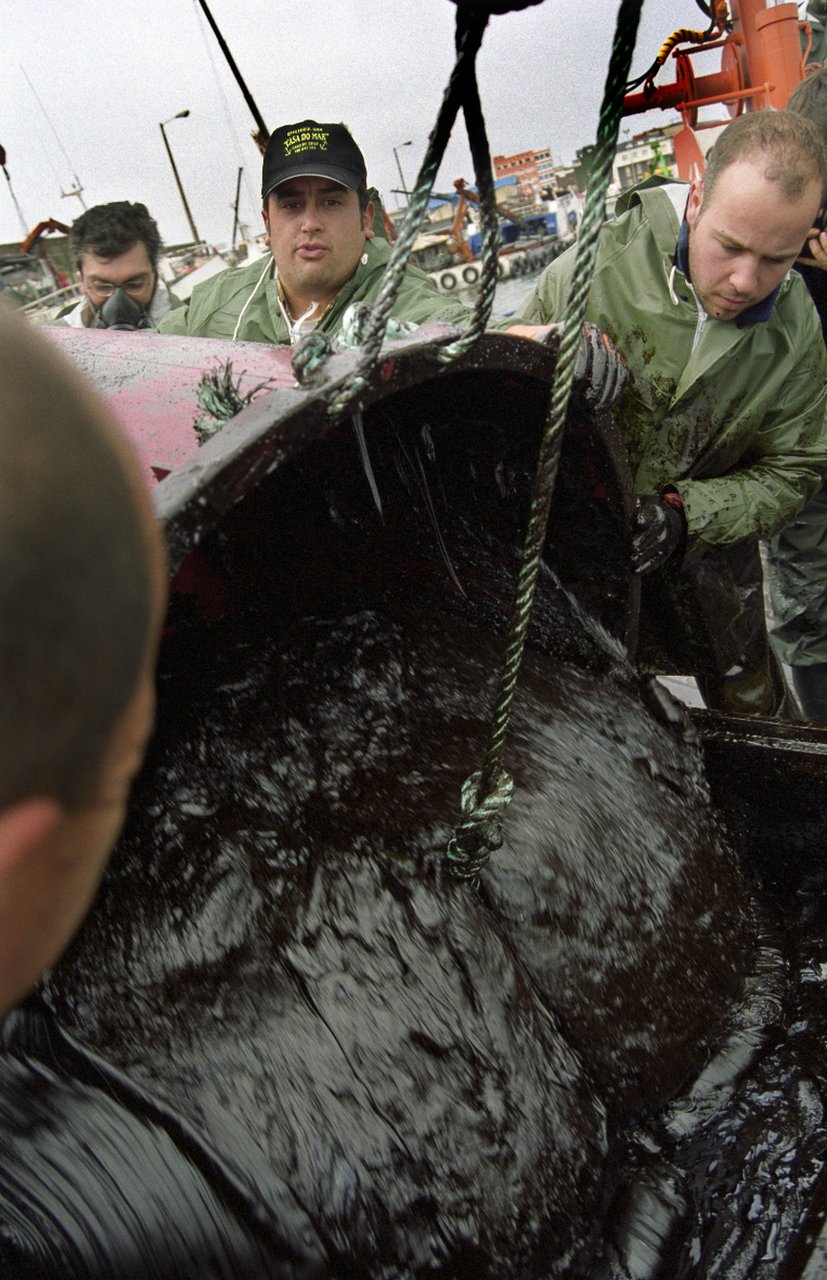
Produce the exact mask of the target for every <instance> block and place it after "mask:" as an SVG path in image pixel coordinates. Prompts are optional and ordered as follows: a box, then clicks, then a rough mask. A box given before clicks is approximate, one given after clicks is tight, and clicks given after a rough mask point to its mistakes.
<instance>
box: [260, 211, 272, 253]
mask: <svg viewBox="0 0 827 1280" xmlns="http://www.w3.org/2000/svg"><path fill="white" fill-rule="evenodd" d="M261 220H262V222H263V223H264V231H265V236H264V243H265V244H266V245H267V247H268V249H269V247H270V214H269V212H268V210H267V209H262V211H261Z"/></svg>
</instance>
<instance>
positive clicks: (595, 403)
mask: <svg viewBox="0 0 827 1280" xmlns="http://www.w3.org/2000/svg"><path fill="white" fill-rule="evenodd" d="M562 331H563V326H562V324H513V325H511V327H510V328H508V329H507V330H506V333H513V334H516V335H517V337H518V338H531V339H532V340H533V341H534V342H542V343H548V342H549V341H550V339H551V338H552V337H554V338H555V340H556V338H557V337H559V335H561V334H562ZM627 377H628V369H627V366H626V361H625V360H624V358H623V356H622V355H621V354H620V352H619V351H618V349H617V347H616V346H615V345H614V343H613V342H612V340H611V339H610V338H609V337H608V336H607V335H606V334H605V333H603V331H602V329H598V327H597V325H595V324H590V323H589V322H588V321H587V322H586V323H585V324H584V325H583V336H582V338H581V340H580V344H579V346H578V348H577V354H576V356H575V358H574V385H575V387H576V389H577V390H578V391H579V393H580V395H581V396H582V398H583V400H584V401H585V403H586V404H587V405H588V407H589V408H590V409H594V410H596V411H597V412H598V413H601V412H602V411H603V410H604V409H610V408H611V406H612V405H613V404H614V403H615V401H616V400H618V399H619V398H620V396H621V394H622V392H623V388H624V387H625V385H626V379H627Z"/></svg>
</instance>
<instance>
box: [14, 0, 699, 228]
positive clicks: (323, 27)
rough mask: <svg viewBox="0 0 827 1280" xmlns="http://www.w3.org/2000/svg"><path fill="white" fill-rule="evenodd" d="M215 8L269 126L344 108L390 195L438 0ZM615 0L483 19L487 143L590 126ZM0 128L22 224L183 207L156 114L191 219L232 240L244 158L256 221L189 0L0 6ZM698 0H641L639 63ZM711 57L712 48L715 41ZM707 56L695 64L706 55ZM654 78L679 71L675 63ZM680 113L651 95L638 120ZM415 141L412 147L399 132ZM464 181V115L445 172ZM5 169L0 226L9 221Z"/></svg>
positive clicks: (447, 40)
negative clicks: (653, 103) (649, 108)
mask: <svg viewBox="0 0 827 1280" xmlns="http://www.w3.org/2000/svg"><path fill="white" fill-rule="evenodd" d="M210 7H211V9H212V12H213V14H214V16H215V18H216V21H217V22H218V24H219V26H220V27H221V29H222V31H223V33H224V36H225V38H226V39H227V42H228V44H229V45H230V48H231V49H232V52H233V55H234V57H235V59H236V61H237V63H238V64H239V67H240V69H241V71H242V74H243V75H244V77H245V79H246V80H247V83H248V85H249V87H250V90H251V92H252V94H253V97H254V98H255V100H256V102H257V104H258V107H259V110H260V111H261V114H262V115H263V117H264V119H265V121H266V123H267V125H268V126H269V128H271V129H272V128H275V127H276V125H278V124H284V123H287V122H289V121H296V120H301V119H304V118H306V117H308V116H310V117H314V118H315V119H318V120H344V121H345V122H346V123H347V124H348V125H349V126H350V128H351V129H352V131H353V133H354V135H355V137H356V139H357V141H358V142H359V144H360V146H361V147H362V150H363V151H364V153H365V157H366V160H367V164H368V174H369V179H370V181H371V182H373V183H374V184H375V185H376V186H377V187H378V188H379V189H380V191H382V193H383V195H384V197H385V200H386V202H387V203H388V204H389V205H390V207H391V208H393V207H394V206H395V203H396V200H397V197H396V196H395V195H394V194H392V189H393V188H395V187H398V186H399V185H400V184H399V175H398V171H397V168H396V163H395V160H394V153H393V148H394V147H396V148H397V149H398V151H399V158H400V161H401V163H402V166H403V172H404V175H405V179H406V182H407V184H408V185H412V183H413V180H414V178H415V176H416V173H417V171H418V169H419V165H420V163H421V161H422V158H423V156H424V152H425V147H426V144H427V139H428V135H429V133H430V131H431V128H432V125H433V121H434V119H435V116H436V112H437V110H438V107H439V103H440V100H441V97H442V92H443V89H444V86H445V83H446V81H447V78H448V74H449V71H450V68H451V65H452V62H453V31H454V19H455V14H456V10H455V7H454V5H453V4H451V3H449V0H416V3H415V4H404V3H400V0H302V2H301V3H300V4H297V3H295V2H294V3H290V4H288V3H286V2H285V0H245V2H244V3H243V4H242V3H239V0H210ZM617 8H618V3H617V0H544V3H542V4H541V5H538V6H536V7H533V8H530V9H527V10H524V11H522V12H518V13H508V14H504V15H501V16H496V17H494V18H492V19H491V21H490V23H489V26H488V30H487V32H486V36H485V40H484V43H483V48H482V52H481V55H480V59H479V64H478V66H479V78H480V87H481V93H482V99H483V106H484V109H485V114H486V120H487V125H488V136H489V142H490V146H491V150H492V152H493V153H497V152H503V153H505V154H508V153H511V152H515V151H521V150H525V149H528V148H532V147H540V146H544V145H550V146H551V148H552V153H553V155H554V158H555V159H556V160H560V161H564V160H568V159H572V158H573V157H574V154H575V151H576V149H577V147H579V146H583V145H585V144H587V143H589V142H591V141H593V139H594V133H595V129H596V124H597V114H598V110H599V105H600V100H601V97H602V93H603V84H604V79H605V74H606V68H607V65H608V57H609V49H610V46H611V39H612V34H613V30H614V23H615V18H616V14H617ZM0 12H1V13H2V23H0V55H1V56H2V66H3V74H2V77H0V144H2V145H3V146H4V147H5V148H6V152H7V169H8V173H9V176H10V178H11V184H12V190H13V193H14V195H15V196H16V198H17V201H18V203H19V205H20V207H21V209H22V211H23V215H24V219H25V222H26V224H27V226H29V227H31V226H34V225H35V223H37V222H38V221H40V220H41V219H44V218H48V217H54V218H58V219H60V220H61V221H63V222H67V223H70V222H71V221H72V220H73V219H74V218H75V217H77V215H78V214H79V213H80V212H81V205H80V202H79V201H78V199H77V198H75V197H68V198H61V194H60V193H61V189H62V190H64V191H66V190H69V189H70V188H71V187H72V186H73V185H74V178H75V175H77V177H78V178H79V179H80V182H81V183H82V185H83V187H84V199H85V201H86V203H87V204H88V205H92V204H99V203H101V202H103V201H107V200H118V199H128V200H143V201H144V202H145V203H146V204H147V205H148V207H149V209H150V211H151V212H152V213H153V215H154V216H155V218H156V219H157V221H158V224H159V226H160V229H161V234H162V236H163V237H164V239H165V241H167V242H170V243H174V242H176V241H179V240H183V239H186V238H188V225H187V221H186V218H185V215H184V210H183V207H182V204H181V200H180V198H179V195H178V192H177V189H176V187H175V183H174V178H173V175H172V171H171V168H170V165H169V161H168V159H167V156H166V153H165V151H164V149H163V142H162V139H161V133H160V129H159V127H158V125H159V121H161V120H166V119H168V118H169V117H171V116H174V115H175V113H176V112H178V111H182V110H183V109H184V108H189V110H190V112H191V114H190V116H189V118H188V119H182V120H175V121H173V122H172V123H171V124H169V126H168V127H167V135H168V137H169V141H170V145H171V147H172V149H173V152H174V155H175V159H176V162H177V164H178V168H179V171H180V174H181V179H182V182H183V185H184V189H185V192H186V195H187V199H188V201H189V204H190V207H191V210H192V214H193V217H194V219H195V223H196V226H197V228H198V231H199V233H200V235H201V236H203V237H204V238H206V239H207V240H209V241H212V242H216V243H218V242H223V243H226V242H228V241H229V239H230V235H231V231H232V219H233V214H232V205H233V200H234V197H235V190H236V180H237V174H238V169H239V167H240V166H242V167H243V169H244V175H243V179H242V199H241V216H242V219H243V221H245V222H246V223H247V224H248V225H250V226H251V227H252V228H253V229H255V230H258V229H259V226H260V212H259V204H258V202H257V191H258V183H259V176H260V167H261V162H260V157H259V154H258V151H257V149H256V147H255V145H254V144H253V142H252V140H251V137H250V134H251V131H252V127H253V122H252V119H251V117H250V114H249V112H248V109H247V107H246V105H245V103H244V101H243V98H242V96H241V92H240V90H239V89H238V87H237V85H236V83H235V81H234V79H233V78H232V75H231V73H230V71H229V69H228V67H227V66H226V63H225V61H224V59H223V56H222V55H221V53H220V50H219V49H218V46H217V44H216V42H215V39H214V37H213V36H212V33H211V32H210V31H209V29H208V28H207V26H206V23H205V21H204V19H203V17H202V16H201V13H200V9H199V7H198V6H197V4H196V0H138V3H132V4H130V3H124V0H22V2H21V0H3V3H2V5H0ZM705 24H706V23H705V19H704V16H703V14H702V13H701V11H700V9H699V8H698V6H697V4H696V3H695V0H645V3H644V5H643V16H642V19H641V27H640V32H639V38H638V45H637V50H636V53H635V58H634V61H633V66H632V69H633V71H634V72H635V73H636V74H637V73H639V72H641V71H643V70H645V69H646V68H647V67H648V66H649V64H650V63H651V61H652V60H653V58H654V56H655V54H656V53H657V50H658V48H659V47H660V45H661V43H662V42H663V41H664V40H665V39H666V37H667V36H668V35H669V34H670V33H671V32H672V31H673V30H674V29H675V28H677V27H680V26H691V27H693V28H700V27H703V26H705ZM716 56H717V57H718V58H720V55H714V54H710V55H706V57H707V58H708V59H712V58H714V57H716ZM718 65H719V63H715V64H712V63H711V62H710V63H709V64H708V65H702V66H701V68H700V69H701V70H702V71H711V70H717V66H718ZM663 78H664V79H665V80H671V79H673V78H674V69H673V66H669V67H667V69H666V70H665V72H664V75H663ZM675 118H676V117H675V116H674V115H672V114H670V113H664V112H662V111H654V112H651V113H649V114H648V115H646V116H636V117H634V118H632V119H630V120H628V121H627V122H626V125H625V126H624V127H628V128H629V129H631V130H632V131H633V132H637V131H639V130H641V129H643V128H647V127H650V126H653V125H655V124H661V123H663V122H664V121H666V120H673V119H675ZM408 140H410V141H411V145H410V146H402V145H401V144H403V143H406V142H407V141H408ZM458 177H464V178H466V179H467V180H469V181H470V180H471V179H472V177H473V169H472V166H471V162H470V152H469V149H468V145H467V141H466V139H465V136H464V126H463V124H462V122H461V121H458V123H457V126H456V128H455V130H454V136H453V137H452V140H451V143H450V147H449V151H448V154H447V157H446V162H445V164H444V165H443V168H442V170H441V171H440V174H439V177H438V186H440V187H442V188H448V189H450V186H451V183H452V182H453V179H454V178H458ZM11 194H12V193H11V192H10V190H9V187H8V184H7V183H6V181H5V179H4V178H3V176H2V174H0V241H3V242H5V241H10V240H14V239H19V238H20V236H21V230H22V229H21V223H20V219H19V217H18V215H17V212H16V210H15V206H14V203H13V201H12V198H11Z"/></svg>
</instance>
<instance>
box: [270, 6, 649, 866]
mask: <svg viewBox="0 0 827 1280" xmlns="http://www.w3.org/2000/svg"><path fill="white" fill-rule="evenodd" d="M530 3H536V0H458V3H457V23H456V41H455V43H456V55H457V56H456V62H455V64H454V68H453V70H452V72H451V76H450V79H449V81H448V86H447V88H446V90H445V94H444V96H443V100H442V104H441V106H440V110H439V114H438V116H437V120H436V123H435V125H434V128H433V131H432V133H431V136H430V138H429V140H428V149H427V152H426V155H425V159H424V160H423V163H422V167H421V169H420V172H419V175H418V177H417V180H416V185H415V188H414V191H413V194H412V198H411V201H410V203H409V206H408V209H407V212H406V215H405V219H404V222H403V225H402V230H401V231H400V234H399V239H398V240H397V242H396V244H395V245H394V248H393V250H392V253H391V257H390V260H389V262H388V266H387V268H386V271H385V275H384V278H383V282H382V286H381V288H380V290H379V293H378V294H377V297H376V300H375V302H374V304H373V306H372V307H369V306H367V305H366V304H355V305H354V307H353V308H351V309H350V310H351V314H350V316H349V317H348V322H347V326H346V329H345V326H343V335H344V344H347V345H358V346H360V347H361V348H362V352H361V355H360V357H359V361H358V364H357V366H356V369H355V371H354V372H353V373H349V374H347V375H344V376H343V377H342V378H341V379H340V380H339V382H337V383H334V384H333V385H332V386H331V387H330V388H328V389H327V398H328V409H327V412H328V413H329V414H331V415H341V414H344V413H347V412H350V413H353V412H354V411H358V409H359V408H360V406H359V404H358V402H357V404H355V405H354V404H353V402H354V401H355V400H357V397H358V396H359V395H360V393H361V392H363V391H364V390H365V389H366V388H367V386H368V375H369V373H370V371H371V370H372V369H373V368H374V367H375V365H376V363H377V361H378V358H379V354H380V351H381V348H382V343H383V341H384V340H385V338H386V336H387V335H386V330H387V329H388V324H389V321H390V317H391V312H392V310H393V305H394V302H395V300H396V297H397V294H398V292H399V288H400V286H401V283H402V278H403V276H404V272H405V267H406V265H407V262H408V258H409V256H410V252H411V249H412V247H413V243H414V240H415V239H416V236H417V234H418V231H419V227H420V225H421V222H422V218H423V217H424V214H425V210H426V207H427V202H428V199H429V197H430V195H431V191H432V190H433V185H434V180H435V178H436V174H437V171H438V169H439V166H440V164H441V162H442V158H443V155H444V152H445V148H446V146H447V144H448V140H449V138H450V136H451V129H452V127H453V125H454V122H455V120H456V117H457V114H458V112H459V109H460V107H462V109H463V113H464V115H465V121H466V126H467V129H468V136H469V142H470V146H471V154H472V157H473V161H474V169H475V177H476V183H477V190H478V192H479V196H480V222H481V227H482V242H483V252H482V272H481V283H480V290H479V294H478V296H477V301H476V305H475V308H474V313H473V316H472V319H471V322H470V324H469V327H468V329H467V330H466V331H464V332H463V334H462V336H461V337H460V338H459V339H457V340H456V341H454V342H451V343H449V344H448V345H443V346H439V347H435V348H434V353H433V354H434V358H435V359H436V360H439V361H441V362H450V361H453V360H456V359H458V358H459V357H460V356H461V355H464V354H465V353H466V352H467V351H469V350H470V349H471V348H472V347H473V345H474V343H475V342H477V341H478V339H479V337H480V336H481V335H482V333H483V332H484V330H485V327H486V325H487V323H488V320H489V317H490V314H491V308H492V305H493V300H494V289H495V287H496V283H497V265H498V257H497V242H498V218H497V211H496V204H495V199H494V181H493V175H492V172H491V158H490V154H489V148H488V139H487V137H486V131H485V121H484V118H483V113H482V107H481V104H480V98H479V90H478V87H477V80H476V68H475V63H476V57H477V53H478V52H479V49H480V46H481V44H482V38H483V34H484V32H485V27H486V25H487V22H488V17H489V14H490V13H491V12H503V11H505V10H506V9H508V8H524V7H526V4H530ZM642 5H643V0H621V4H620V7H619V10H618V15H617V24H616V28H615V35H614V40H613V44H612V52H611V59H610V62H609V70H608V73H607V77H606V85H605V89H604V95H603V102H602V105H601V109H600V118H599V122H598V128H597V141H596V144H595V150H594V155H593V161H592V174H591V180H590V182H589V185H588V190H587V192H586V202H585V208H584V212H583V219H582V222H581V226H580V231H579V234H578V241H577V252H576V258H575V266H574V275H573V279H572V285H571V290H570V293H569V297H568V300H567V305H566V311H565V314H564V316H563V322H562V323H561V324H560V325H559V326H558V328H559V330H560V331H561V333H562V338H561V341H560V347H559V351H558V357H557V364H556V368H555V374H554V381H553V385H552V391H551V397H550V401H549V406H548V410H547V414H546V420H545V424H544V426H543V433H542V439H541V442H540V450H539V456H538V462H537V471H536V475H535V477H534V482H533V486H532V493H531V504H530V510H529V518H528V527H527V530H526V536H525V542H524V545H523V554H522V559H521V563H520V570H519V574H518V579H517V586H516V591H515V604H514V613H513V616H512V620H511V625H510V627H509V637H508V641H507V645H506V652H505V658H504V662H503V670H502V673H501V677H500V685H499V690H498V695H497V700H496V704H495V711H494V716H493V719H492V725H491V741H490V744H489V747H488V751H487V754H486V757H485V760H484V763H483V766H482V768H481V769H480V770H479V771H477V772H475V773H473V774H472V775H471V776H470V777H469V778H468V779H467V780H466V782H465V784H464V786H463V789H462V810H463V815H464V816H463V818H462V819H461V821H460V822H459V824H458V825H457V827H456V829H455V832H454V835H453V836H452V837H451V839H450V841H449V843H448V848H447V853H446V860H447V866H448V870H449V872H450V873H451V875H453V876H454V877H456V878H458V879H461V880H466V881H470V882H472V883H476V882H477V879H478V876H479V873H480V871H481V870H482V868H483V867H484V866H485V864H486V862H487V861H488V859H489V857H490V855H491V853H492V852H493V851H494V850H495V849H497V848H499V847H500V845H501V844H502V813H503V810H504V808H505V806H506V805H507V804H508V802H509V800H510V798H511V794H512V791H513V781H512V779H511V778H510V776H509V775H508V774H507V773H506V771H505V770H504V769H503V768H502V763H501V761H502V755H503V750H504V746H505V741H506V737H507V735H508V729H509V723H510V717H511V706H512V702H513V699H514V692H515V689H516V685H517V678H518V676H519V671H520V666H521V663H522V658H523V651H524V648H525V638H526V634H527V630H528V623H529V619H530V615H531V609H532V606H533V603H534V593H535V587H536V582H537V576H538V572H539V566H540V559H541V555H542V550H543V545H544V542H545V536H546V526H547V524H548V515H549V511H550V508H551V499H552V494H553V492H554V485H555V481H556V478H557V469H558V464H559V460H560V449H561V444H562V436H563V428H564V424H565V418H566V412H567V409H568V402H569V398H570V396H571V389H572V383H573V380H574V367H575V360H576V356H577V350H578V347H579V345H580V340H581V334H582V328H583V322H584V320H585V314H586V300H587V297H588V291H589V285H590V282H591V277H592V273H593V270H594V264H595V260H596V257H597V237H598V232H599V230H600V225H601V222H602V220H603V214H604V209H605V202H606V191H607V188H608V185H609V181H610V179H611V174H612V163H613V160H614V155H615V148H616V146H617V137H618V132H619V127H620V120H621V118H622V107H623V96H624V90H625V86H626V79H627V77H628V75H629V67H630V65H631V60H632V53H633V51H634V47H635V39H636V36H637V28H638V23H639V20H640V11H641V8H642ZM333 349H334V348H333V347H332V346H331V344H330V340H329V339H328V338H327V337H326V335H324V334H322V333H319V331H318V330H314V331H313V332H311V333H309V334H308V335H307V336H306V337H305V339H304V340H303V341H302V343H301V344H300V345H299V347H297V349H296V352H295V354H294V356H293V371H294V373H295V375H296V378H297V379H298V381H299V382H300V383H304V382H306V381H308V380H309V379H310V378H312V377H313V375H314V374H315V372H316V371H317V370H318V369H319V367H320V366H321V365H322V364H323V363H324V362H325V361H326V359H327V357H328V355H329V354H330V352H331V350H333Z"/></svg>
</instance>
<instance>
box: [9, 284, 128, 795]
mask: <svg viewBox="0 0 827 1280" xmlns="http://www.w3.org/2000/svg"><path fill="white" fill-rule="evenodd" d="M0 384H2V387H3V397H2V401H0V457H2V458H3V466H2V468H1V469H0V809H3V808H5V807H7V806H8V805H10V804H13V803H15V802H16V801H18V800H22V799H26V798H30V797H32V796H48V797H52V798H54V799H56V800H58V801H59V802H61V803H62V804H64V805H66V806H67V807H68V808H69V809H76V808H78V807H79V806H82V805H83V803H85V802H86V801H88V799H89V797H90V796H91V795H93V794H94V787H95V785H96V784H97V781H98V777H99V774H100V770H101V767H102V765H103V760H104V756H105V753H106V750H107V747H108V745H109V742H110V740H111V737H112V733H113V730H114V728H115V726H116V724H117V722H118V720H119V718H120V717H121V715H122V714H123V712H124V710H125V709H126V707H127V706H128V705H129V702H130V700H131V698H132V697H133V695H134V694H135V691H136V689H137V687H138V678H139V675H140V673H141V670H142V668H143V665H144V662H145V659H146V649H147V645H148V643H149V638H150V633H151V626H152V612H153V601H152V580H151V569H150V563H149V552H148V545H147V536H146V530H145V526H144V524H143V523H142V517H141V512H140V510H139V508H138V504H137V503H136V498H135V492H134V489H133V487H132V482H131V481H130V477H129V474H128V472H127V471H126V469H125V467H124V462H123V459H122V458H121V456H120V455H119V452H118V448H117V444H116V442H115V440H114V439H110V438H108V437H107V433H106V430H105V428H104V426H103V424H102V422H101V416H102V414H101V406H100V404H99V402H97V400H96V398H95V397H94V395H93V393H92V392H91V390H90V389H89V388H87V386H86V384H85V383H84V382H83V381H82V380H81V378H80V376H79V374H77V373H76V372H75V371H74V370H73V369H71V368H70V367H69V366H68V364H66V363H65V362H64V360H63V358H62V357H61V356H60V355H59V354H58V353H57V352H56V351H55V350H54V349H53V348H52V346H51V344H48V343H46V342H45V340H44V339H43V338H42V337H41V336H40V335H38V334H36V332H35V331H34V329H33V327H32V326H31V325H29V324H27V323H26V322H24V321H22V320H21V319H20V318H19V317H17V316H15V315H14V314H13V313H12V312H11V311H10V310H9V309H8V308H6V307H4V306H0Z"/></svg>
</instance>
